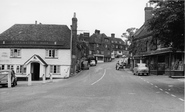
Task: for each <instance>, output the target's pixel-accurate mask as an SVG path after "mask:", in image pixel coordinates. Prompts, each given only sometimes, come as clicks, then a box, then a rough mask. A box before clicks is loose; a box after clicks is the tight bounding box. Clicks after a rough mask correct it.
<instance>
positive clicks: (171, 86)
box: [139, 77, 184, 102]
mask: <svg viewBox="0 0 185 112" xmlns="http://www.w3.org/2000/svg"><path fill="white" fill-rule="evenodd" d="M139 78H140V79H142V80H143V81H145V82H147V83H148V84H150V85H152V86H154V87H156V88H158V89H159V90H160V91H164V90H163V89H162V88H159V87H158V86H157V85H154V84H153V83H150V82H149V81H147V80H145V79H143V78H141V77H139ZM168 87H170V88H173V85H168ZM170 90H171V89H168V91H170ZM164 92H165V93H166V94H168V95H171V96H172V97H174V98H176V97H177V96H175V95H174V94H170V93H169V92H167V91H164ZM156 93H160V92H159V91H158V92H156ZM178 99H179V100H180V101H183V102H184V99H182V98H178Z"/></svg>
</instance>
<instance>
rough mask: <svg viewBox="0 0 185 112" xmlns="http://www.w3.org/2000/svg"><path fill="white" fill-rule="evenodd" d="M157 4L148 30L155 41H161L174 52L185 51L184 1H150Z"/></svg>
mask: <svg viewBox="0 0 185 112" xmlns="http://www.w3.org/2000/svg"><path fill="white" fill-rule="evenodd" d="M150 2H151V3H154V4H156V6H155V8H154V11H153V17H152V18H151V19H150V20H149V21H148V30H149V31H152V32H153V37H154V39H157V40H160V42H162V43H163V44H164V45H165V46H168V47H172V48H173V50H183V49H184V1H182V0H150Z"/></svg>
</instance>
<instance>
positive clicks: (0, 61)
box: [0, 24, 71, 80]
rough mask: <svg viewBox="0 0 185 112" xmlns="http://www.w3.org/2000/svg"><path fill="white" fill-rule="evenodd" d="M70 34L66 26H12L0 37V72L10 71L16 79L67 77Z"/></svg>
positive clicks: (69, 63) (69, 60)
mask: <svg viewBox="0 0 185 112" xmlns="http://www.w3.org/2000/svg"><path fill="white" fill-rule="evenodd" d="M70 39H71V30H70V29H69V28H68V27H67V26H66V25H44V24H15V25H13V26H12V27H11V28H9V29H8V30H6V31H5V32H3V33H2V34H0V70H3V69H14V71H15V73H16V76H17V77H26V75H27V74H31V75H32V80H39V79H41V78H42V77H43V76H44V77H49V74H50V73H51V74H53V77H57V78H67V77H69V75H70V67H71V49H70V41H71V40H70Z"/></svg>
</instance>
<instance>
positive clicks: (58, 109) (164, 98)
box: [0, 60, 184, 112]
mask: <svg viewBox="0 0 185 112" xmlns="http://www.w3.org/2000/svg"><path fill="white" fill-rule="evenodd" d="M116 62H117V61H116V60H115V61H113V62H107V63H102V64H98V65H97V66H94V67H91V68H90V70H84V71H81V72H80V73H78V74H77V75H75V76H74V77H70V78H69V79H61V80H58V81H54V82H48V83H45V84H42V83H40V84H34V83H33V85H32V86H27V85H26V83H23V82H18V86H16V87H14V88H0V112H184V79H181V80H177V79H171V78H168V77H167V76H156V75H151V76H134V75H133V74H132V73H131V72H130V71H129V70H119V71H117V70H115V64H116Z"/></svg>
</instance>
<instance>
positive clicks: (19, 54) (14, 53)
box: [10, 49, 21, 57]
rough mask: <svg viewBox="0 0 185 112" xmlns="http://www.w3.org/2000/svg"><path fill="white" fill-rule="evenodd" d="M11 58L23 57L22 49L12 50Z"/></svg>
mask: <svg viewBox="0 0 185 112" xmlns="http://www.w3.org/2000/svg"><path fill="white" fill-rule="evenodd" d="M10 57H21V49H10Z"/></svg>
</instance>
